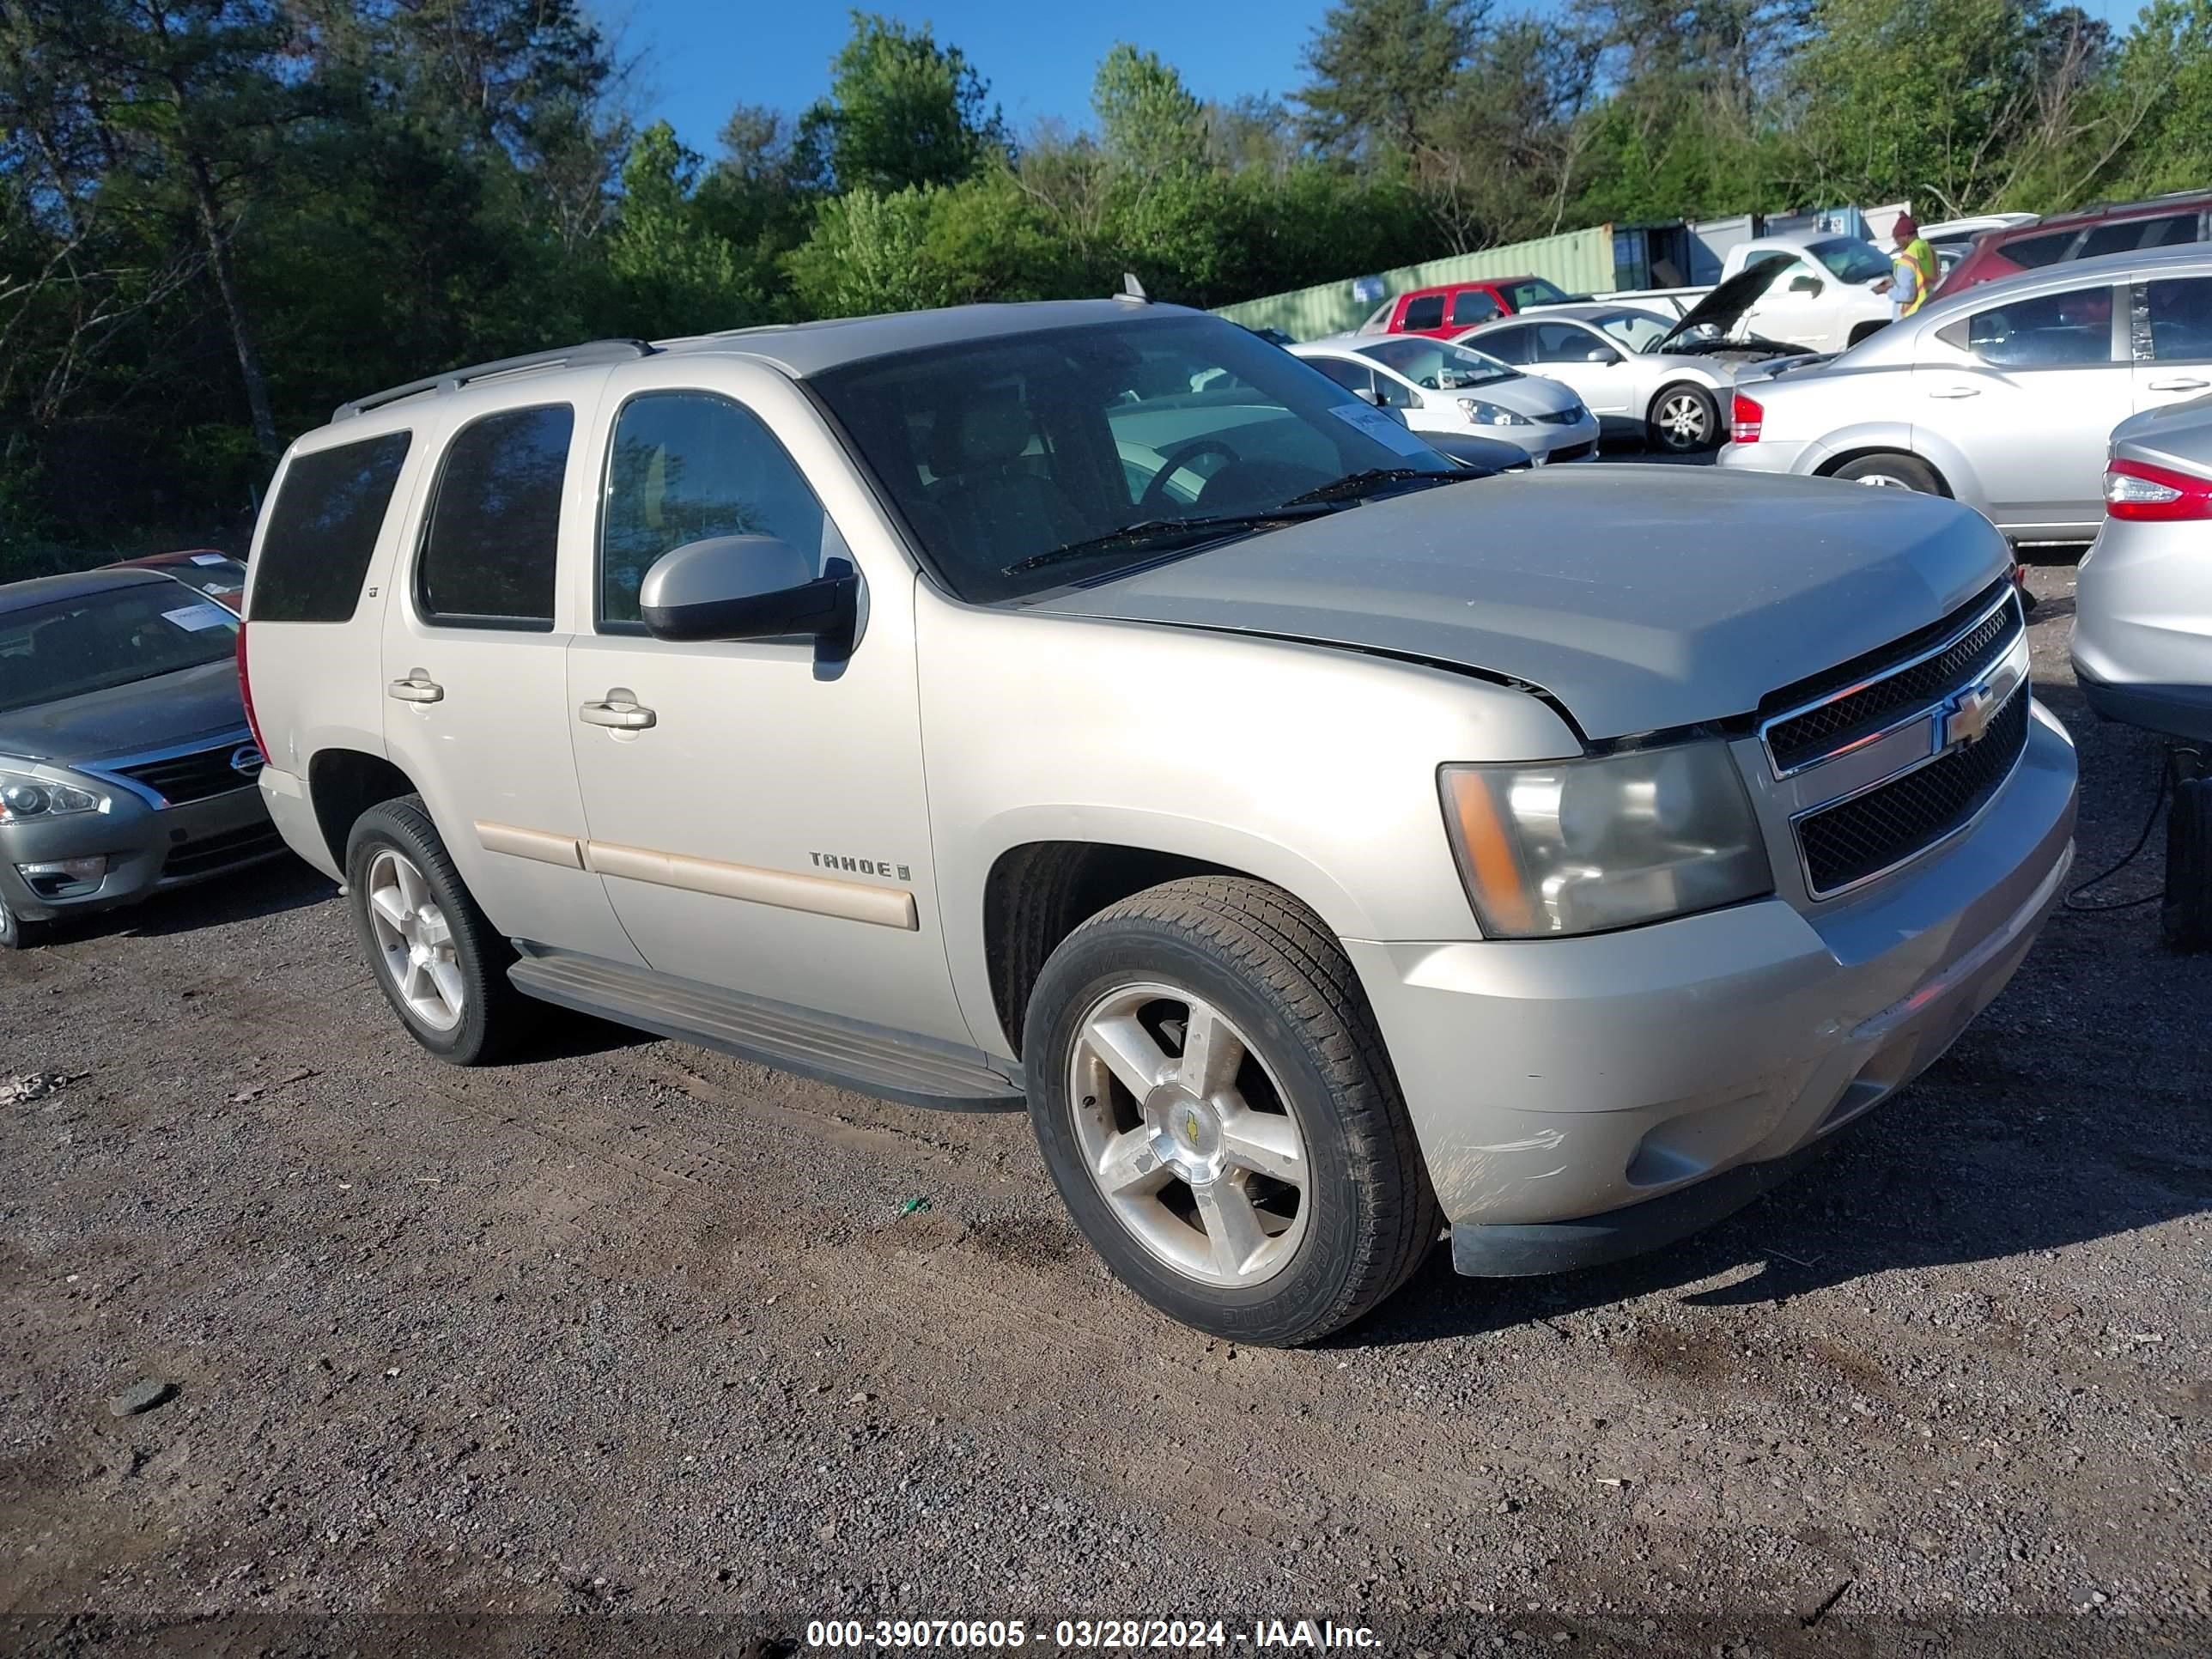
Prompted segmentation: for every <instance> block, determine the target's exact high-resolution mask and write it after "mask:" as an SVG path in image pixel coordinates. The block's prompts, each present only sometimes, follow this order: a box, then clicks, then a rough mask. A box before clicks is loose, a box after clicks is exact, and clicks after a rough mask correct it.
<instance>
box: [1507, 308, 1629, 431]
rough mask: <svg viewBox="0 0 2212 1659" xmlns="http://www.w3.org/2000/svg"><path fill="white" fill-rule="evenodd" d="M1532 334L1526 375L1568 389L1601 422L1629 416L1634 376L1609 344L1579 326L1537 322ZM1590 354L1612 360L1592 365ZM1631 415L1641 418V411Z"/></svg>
mask: <svg viewBox="0 0 2212 1659" xmlns="http://www.w3.org/2000/svg"><path fill="white" fill-rule="evenodd" d="M1535 335H1536V338H1535V349H1534V351H1533V352H1532V354H1531V356H1530V359H1529V362H1528V372H1529V373H1530V374H1544V375H1548V376H1549V377H1550V378H1551V379H1553V380H1558V381H1559V382H1560V383H1561V384H1563V385H1565V386H1572V387H1573V388H1574V389H1575V391H1576V392H1578V393H1579V394H1581V397H1582V400H1583V402H1584V403H1585V404H1589V408H1590V412H1591V413H1592V414H1594V415H1595V416H1597V417H1598V418H1599V419H1601V420H1605V419H1607V418H1610V419H1613V420H1621V419H1625V418H1626V416H1628V415H1629V414H1630V413H1631V410H1630V404H1632V402H1633V401H1634V399H1635V392H1636V385H1635V382H1636V377H1635V375H1634V374H1632V372H1631V371H1630V369H1629V367H1628V363H1627V361H1626V358H1625V357H1624V356H1622V354H1621V351H1620V348H1619V347H1618V346H1616V345H1614V344H1613V342H1612V341H1610V340H1608V339H1607V338H1606V337H1605V336H1604V335H1602V334H1601V333H1600V332H1598V331H1596V330H1595V329H1591V328H1584V327H1583V325H1581V324H1580V323H1569V322H1551V323H1539V324H1538V325H1536V331H1535ZM1593 352H1598V353H1603V354H1606V355H1608V356H1611V357H1612V358H1613V361H1612V362H1591V361H1590V355H1591V354H1592V353H1593ZM1633 413H1634V415H1635V416H1636V418H1637V419H1638V420H1639V421H1640V420H1642V419H1643V418H1644V411H1643V410H1641V409H1637V410H1634V411H1633Z"/></svg>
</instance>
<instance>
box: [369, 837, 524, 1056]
mask: <svg viewBox="0 0 2212 1659" xmlns="http://www.w3.org/2000/svg"><path fill="white" fill-rule="evenodd" d="M346 887H347V893H348V902H349V904H350V905H351V907H352V909H353V916H354V929H355V932H356V933H357V934H358V935H359V937H360V939H361V943H362V950H363V951H364V952H365V953H366V954H367V955H368V962H369V967H370V969H372V970H373V971H374V973H375V975H376V982H377V986H378V987H379V988H380V989H381V990H382V991H383V993H384V995H385V1000H386V1001H388V1002H389V1003H391V1005H392V1011H393V1012H395V1013H397V1014H398V1016H399V1020H400V1024H403V1025H404V1026H405V1027H406V1028H407V1030H408V1033H409V1035H410V1036H413V1037H414V1039H415V1040H416V1042H419V1043H421V1044H422V1046H423V1047H424V1048H428V1050H429V1051H430V1052H431V1053H432V1054H435V1055H437V1056H438V1057H439V1058H440V1059H441V1060H450V1061H452V1062H453V1064H454V1065H456V1066H477V1065H482V1064H483V1063H484V1062H486V1061H488V1060H495V1059H498V1058H499V1057H500V1056H501V1054H505V1053H506V1052H507V1051H508V1050H509V1049H510V1048H512V1047H513V1044H514V1043H515V1042H516V1041H517V1040H518V1039H519V1038H520V1036H522V1035H523V1033H524V1031H525V1029H526V1026H527V1024H528V1022H529V1018H530V1015H531V1013H532V1010H533V1008H534V1006H535V1005H533V1004H532V1003H531V1002H530V1001H529V1000H528V999H526V997H524V996H523V995H522V994H521V993H520V992H519V991H517V990H516V989H515V988H514V987H513V985H512V984H511V983H510V982H509V981H508V980H507V967H508V965H509V964H510V963H513V960H514V951H513V947H512V946H511V945H508V944H507V940H506V939H503V938H501V936H500V933H499V930H498V929H497V928H495V927H493V926H492V925H491V922H490V921H489V919H488V918H487V917H486V916H485V915H484V913H483V911H482V910H481V909H479V908H477V902H476V900H475V899H473V898H471V896H469V890H468V888H467V886H466V884H464V883H463V882H462V880H461V876H460V872H459V871H458V870H456V869H455V868H454V867H453V860H452V859H451V858H450V857H448V856H447V853H446V844H445V842H443V841H442V840H441V839H440V838H439V836H438V830H437V826H436V825H435V824H434V823H431V822H430V815H429V814H428V812H426V811H423V810H422V797H421V796H420V795H406V796H403V797H401V798H400V799H397V800H387V801H384V802H381V803H380V804H379V805H375V806H372V807H370V808H369V809H368V811H366V812H364V813H362V815H361V817H359V818H358V819H357V820H356V822H355V823H354V826H353V833H352V835H351V836H349V838H348V840H347V842H346Z"/></svg>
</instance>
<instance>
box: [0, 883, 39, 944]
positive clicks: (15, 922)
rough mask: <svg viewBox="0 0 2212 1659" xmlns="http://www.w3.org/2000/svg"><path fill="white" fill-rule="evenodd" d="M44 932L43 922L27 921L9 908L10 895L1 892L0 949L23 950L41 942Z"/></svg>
mask: <svg viewBox="0 0 2212 1659" xmlns="http://www.w3.org/2000/svg"><path fill="white" fill-rule="evenodd" d="M43 932H44V927H43V926H42V924H40V923H39V922H35V921H25V920H24V919H23V918H22V917H21V916H19V915H16V914H15V911H14V910H13V909H12V908H9V903H8V896H7V895H6V894H4V893H0V951H22V950H27V949H28V948H29V947H30V946H32V945H35V944H37V943H38V942H39V939H40V935H41V933H43Z"/></svg>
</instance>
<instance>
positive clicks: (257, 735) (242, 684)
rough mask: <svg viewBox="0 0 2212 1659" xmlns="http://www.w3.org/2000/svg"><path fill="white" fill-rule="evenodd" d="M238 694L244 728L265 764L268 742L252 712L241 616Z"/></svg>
mask: <svg viewBox="0 0 2212 1659" xmlns="http://www.w3.org/2000/svg"><path fill="white" fill-rule="evenodd" d="M238 696H239V701H240V702H243V703H244V704H245V705H246V730H248V731H249V732H252V733H253V746H254V747H255V748H256V749H258V750H260V751H261V759H262V762H263V763H264V765H265V764H266V763H268V760H269V744H268V742H267V740H266V739H265V738H263V737H262V735H261V722H260V721H259V720H257V719H255V718H254V714H253V682H252V680H251V679H250V678H247V676H246V623H245V620H244V619H243V618H240V621H239V624H238Z"/></svg>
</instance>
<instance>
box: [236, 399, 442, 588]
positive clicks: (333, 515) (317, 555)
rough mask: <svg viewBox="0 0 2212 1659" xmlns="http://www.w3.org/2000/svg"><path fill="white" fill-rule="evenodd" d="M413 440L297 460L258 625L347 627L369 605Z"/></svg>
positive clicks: (280, 492)
mask: <svg viewBox="0 0 2212 1659" xmlns="http://www.w3.org/2000/svg"><path fill="white" fill-rule="evenodd" d="M408 441H409V435H408V434H406V433H404V432H387V433H386V434H385V435H384V436H382V437H380V438H369V439H367V440H364V441H362V442H360V443H353V444H341V445H339V446H338V447H337V448H335V449H320V450H317V451H316V452H315V453H313V454H312V455H295V456H294V457H293V458H292V464H291V465H289V467H287V468H285V470H284V482H283V484H282V485H281V486H279V487H278V489H277V491H276V500H275V501H272V502H270V506H269V528H268V530H267V531H266V532H264V534H263V536H262V538H261V552H260V554H259V556H258V559H257V561H256V562H258V564H259V565H260V567H261V572H260V575H259V577H258V579H257V580H256V581H255V583H254V588H253V620H254V621H256V622H313V623H337V622H344V621H346V620H347V619H348V618H349V617H351V616H352V615H353V609H354V606H355V605H356V603H357V602H358V601H359V600H360V598H361V585H362V580H364V579H365V578H366V577H367V576H368V557H369V555H370V554H371V553H373V552H374V551H375V550H376V538H377V535H378V532H380V531H381V530H382V529H383V528H384V514H385V511H386V508H388V507H390V506H391V505H392V485H394V484H395V483H398V481H399V465H400V463H401V462H403V461H404V460H405V459H407V445H408Z"/></svg>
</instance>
